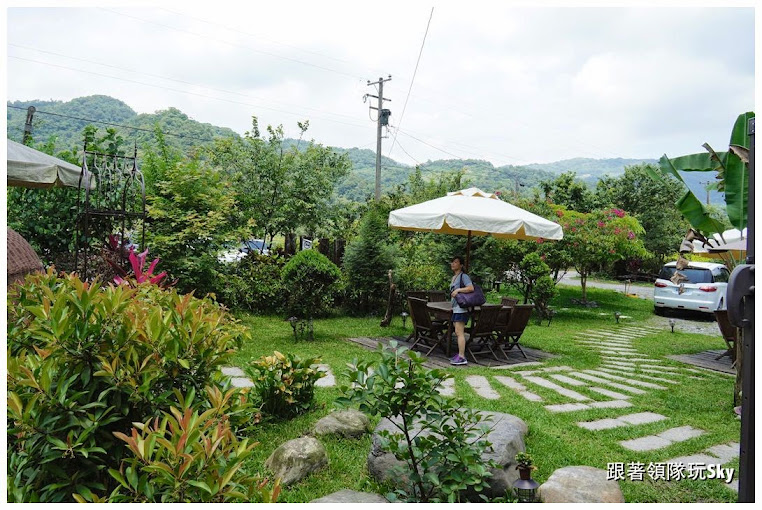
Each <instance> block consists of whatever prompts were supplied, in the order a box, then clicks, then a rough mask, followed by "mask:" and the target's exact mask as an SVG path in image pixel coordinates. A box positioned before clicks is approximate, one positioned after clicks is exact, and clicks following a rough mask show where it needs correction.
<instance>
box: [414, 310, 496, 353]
mask: <svg viewBox="0 0 762 510" xmlns="http://www.w3.org/2000/svg"><path fill="white" fill-rule="evenodd" d="M426 307H427V308H428V309H429V310H431V313H432V314H434V317H436V318H437V319H439V320H442V321H447V334H446V336H445V338H446V345H445V354H446V356H447V357H448V358H449V357H450V345H451V344H452V333H453V326H452V301H429V302H428V303H426ZM510 308H511V307H510V306H503V310H509V309H510ZM480 310H481V307H480V306H475V307H474V309H473V312H472V313H471V319H472V320H473V315H474V313H479V311H480Z"/></svg>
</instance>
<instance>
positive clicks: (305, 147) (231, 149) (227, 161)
mask: <svg viewBox="0 0 762 510" xmlns="http://www.w3.org/2000/svg"><path fill="white" fill-rule="evenodd" d="M299 128H300V130H301V135H302V136H303V135H304V133H305V132H306V130H307V128H308V123H307V122H304V123H299ZM300 140H301V138H300ZM209 154H210V156H211V161H212V163H213V164H214V165H216V166H218V167H219V168H220V169H221V170H222V171H223V172H225V173H226V174H227V175H228V176H229V178H230V179H231V181H232V182H233V186H234V188H235V190H236V192H237V194H238V202H239V209H238V211H236V213H235V216H236V218H237V222H238V224H239V225H245V224H247V223H252V224H253V229H254V231H255V232H256V233H257V234H258V235H261V236H263V238H264V239H265V240H269V241H272V238H273V237H275V235H277V234H286V233H288V232H294V231H297V230H299V229H301V230H302V231H303V232H304V233H307V234H310V233H313V232H314V231H315V230H317V228H318V226H319V225H320V223H321V221H322V219H323V218H325V217H327V216H328V215H329V213H330V207H331V203H332V197H333V191H334V187H335V185H336V183H337V182H338V181H339V179H341V178H342V177H344V176H345V175H347V173H348V172H349V167H350V164H349V160H348V159H347V158H346V156H344V155H340V154H337V153H336V152H334V151H333V150H332V149H331V148H328V147H323V146H322V145H320V144H317V143H315V142H314V141H309V142H304V143H301V142H300V143H298V144H297V145H292V146H290V147H287V146H286V144H284V138H283V127H282V126H278V127H276V128H273V127H272V126H268V127H267V136H263V135H262V134H261V133H260V131H259V125H258V122H257V118H256V117H253V119H252V129H251V131H248V132H247V133H246V134H245V136H244V137H243V138H225V139H218V140H216V142H215V144H214V145H213V147H212V148H211V149H210V150H209Z"/></svg>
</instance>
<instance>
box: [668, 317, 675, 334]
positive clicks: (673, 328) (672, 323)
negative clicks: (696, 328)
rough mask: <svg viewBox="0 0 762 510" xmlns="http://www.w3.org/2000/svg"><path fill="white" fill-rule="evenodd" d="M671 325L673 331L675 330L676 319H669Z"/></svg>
mask: <svg viewBox="0 0 762 510" xmlns="http://www.w3.org/2000/svg"><path fill="white" fill-rule="evenodd" d="M669 327H670V328H672V333H674V332H675V319H670V320H669Z"/></svg>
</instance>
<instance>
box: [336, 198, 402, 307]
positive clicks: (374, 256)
mask: <svg viewBox="0 0 762 510" xmlns="http://www.w3.org/2000/svg"><path fill="white" fill-rule="evenodd" d="M388 231H389V228H388V227H387V225H386V215H385V214H383V212H382V211H381V210H380V209H379V208H378V207H371V208H370V209H369V210H368V212H366V213H365V216H363V218H362V221H361V224H360V232H359V234H358V236H357V237H356V238H355V239H354V240H352V241H351V242H350V243H349V244H348V245H347V249H346V252H345V254H344V269H345V270H346V273H347V280H348V283H349V287H348V288H347V294H348V300H349V302H351V308H352V310H353V311H355V312H362V313H367V312H380V311H381V310H382V309H383V308H384V306H385V304H386V300H387V296H388V295H389V276H388V272H389V270H390V269H394V255H395V251H394V247H393V245H391V244H389V242H388V237H389V235H388Z"/></svg>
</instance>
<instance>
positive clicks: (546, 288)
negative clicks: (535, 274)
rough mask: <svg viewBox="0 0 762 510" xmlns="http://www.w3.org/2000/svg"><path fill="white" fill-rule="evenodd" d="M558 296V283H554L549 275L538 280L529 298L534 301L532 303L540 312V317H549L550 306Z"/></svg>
mask: <svg viewBox="0 0 762 510" xmlns="http://www.w3.org/2000/svg"><path fill="white" fill-rule="evenodd" d="M557 295H558V289H557V288H556V282H555V281H553V278H551V277H550V276H548V275H544V276H540V277H539V278H537V280H536V281H535V283H534V285H533V286H532V291H531V293H530V294H529V298H530V299H531V300H532V303H534V306H535V309H536V310H537V312H538V317H541V318H547V317H548V313H549V312H548V305H549V304H550V301H551V300H552V299H553V298H554V297H556V296H557Z"/></svg>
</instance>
